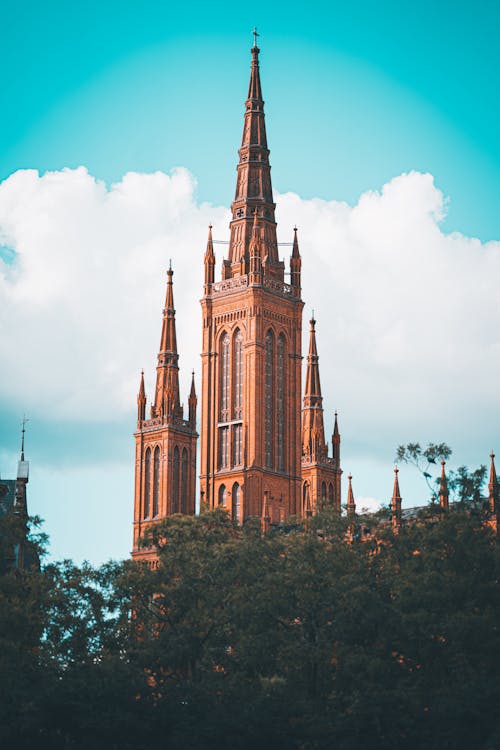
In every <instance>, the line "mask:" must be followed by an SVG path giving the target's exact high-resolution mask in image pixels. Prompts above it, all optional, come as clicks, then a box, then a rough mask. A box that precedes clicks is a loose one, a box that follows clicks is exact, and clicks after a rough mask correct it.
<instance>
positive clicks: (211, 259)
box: [205, 224, 215, 294]
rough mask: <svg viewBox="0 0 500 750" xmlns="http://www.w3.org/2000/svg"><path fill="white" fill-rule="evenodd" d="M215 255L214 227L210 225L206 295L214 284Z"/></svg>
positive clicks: (206, 265)
mask: <svg viewBox="0 0 500 750" xmlns="http://www.w3.org/2000/svg"><path fill="white" fill-rule="evenodd" d="M214 269H215V253H214V243H213V239H212V225H211V224H209V225H208V240H207V249H206V250H205V294H207V293H208V292H209V285H210V284H213V283H214Z"/></svg>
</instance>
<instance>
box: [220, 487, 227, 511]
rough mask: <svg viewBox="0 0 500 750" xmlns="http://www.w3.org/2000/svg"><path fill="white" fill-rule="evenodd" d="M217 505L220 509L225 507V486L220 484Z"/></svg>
mask: <svg viewBox="0 0 500 750" xmlns="http://www.w3.org/2000/svg"><path fill="white" fill-rule="evenodd" d="M219 505H220V506H221V508H226V507H227V490H226V485H225V484H221V486H220V487H219Z"/></svg>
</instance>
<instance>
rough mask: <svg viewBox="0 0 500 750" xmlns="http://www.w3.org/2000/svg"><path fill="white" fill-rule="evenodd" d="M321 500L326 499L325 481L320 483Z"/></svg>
mask: <svg viewBox="0 0 500 750" xmlns="http://www.w3.org/2000/svg"><path fill="white" fill-rule="evenodd" d="M321 500H322V502H325V500H326V482H322V483H321Z"/></svg>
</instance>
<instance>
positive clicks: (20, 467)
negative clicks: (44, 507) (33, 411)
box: [17, 415, 29, 499]
mask: <svg viewBox="0 0 500 750" xmlns="http://www.w3.org/2000/svg"><path fill="white" fill-rule="evenodd" d="M28 422H29V419H28V418H27V417H26V415H24V416H23V419H22V422H21V425H22V427H21V458H20V459H19V461H18V462H17V480H18V487H20V488H21V489H20V491H21V494H22V492H25V489H23V485H24V484H26V483H27V482H28V478H29V461H26V460H25V458H24V434H25V432H26V424H27V423H28ZM24 497H25V496H24ZM25 499H26V498H25Z"/></svg>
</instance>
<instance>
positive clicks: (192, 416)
mask: <svg viewBox="0 0 500 750" xmlns="http://www.w3.org/2000/svg"><path fill="white" fill-rule="evenodd" d="M188 405H189V421H190V423H191V426H192V427H193V429H194V427H195V425H196V407H197V406H198V398H197V396H196V388H195V384H194V370H193V373H192V375H191V390H190V391H189V398H188Z"/></svg>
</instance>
